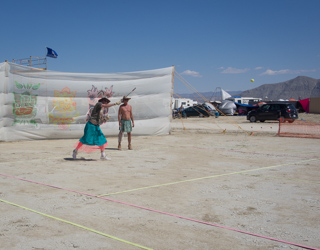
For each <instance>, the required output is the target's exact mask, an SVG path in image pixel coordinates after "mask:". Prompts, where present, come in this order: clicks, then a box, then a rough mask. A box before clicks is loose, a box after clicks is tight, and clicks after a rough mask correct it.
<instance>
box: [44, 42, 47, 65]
mask: <svg viewBox="0 0 320 250" xmlns="http://www.w3.org/2000/svg"><path fill="white" fill-rule="evenodd" d="M44 58H45V61H46V70H47V69H48V65H47V47H45V56H44Z"/></svg>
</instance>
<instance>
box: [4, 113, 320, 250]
mask: <svg viewBox="0 0 320 250" xmlns="http://www.w3.org/2000/svg"><path fill="white" fill-rule="evenodd" d="M300 117H301V118H303V119H307V120H313V121H319V122H320V119H319V118H320V115H306V114H302V115H300ZM277 131H278V124H277V123H276V122H265V123H263V124H262V123H259V122H257V123H249V122H248V121H246V119H245V117H220V118H217V119H214V118H210V119H209V118H191V119H189V118H188V119H186V120H182V121H181V120H178V119H176V120H173V121H172V132H171V134H170V135H167V136H157V137H147V136H141V137H135V136H133V147H134V150H132V151H129V150H127V149H126V148H124V149H123V150H121V151H118V150H117V149H116V146H117V139H116V138H108V142H109V147H108V149H107V154H108V155H109V156H110V157H111V158H112V160H111V161H102V160H100V159H99V156H100V155H99V153H98V152H95V153H91V154H89V155H88V154H85V153H83V154H81V153H80V155H79V157H84V158H85V159H86V160H72V159H71V153H72V149H73V145H74V144H75V142H76V140H49V141H28V142H27V141H25V142H6V143H4V142H2V143H0V152H1V153H0V169H1V171H0V199H1V202H0V213H1V216H0V244H1V245H0V248H1V249H139V248H146V249H147V248H150V249H303V248H301V247H299V246H297V245H302V246H307V247H310V248H314V249H316V248H320V237H319V235H320V216H319V214H320V154H319V152H320V140H319V139H303V138H286V137H277V136H276V133H277ZM250 134H251V135H250ZM125 139H126V138H125ZM123 145H126V144H125V143H124V144H123ZM270 238H273V239H274V240H272V239H270ZM291 243H292V244H296V245H292V244H291Z"/></svg>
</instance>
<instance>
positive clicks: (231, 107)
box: [219, 100, 237, 115]
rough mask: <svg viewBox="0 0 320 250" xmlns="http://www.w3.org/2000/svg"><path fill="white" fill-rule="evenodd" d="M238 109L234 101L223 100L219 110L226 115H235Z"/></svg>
mask: <svg viewBox="0 0 320 250" xmlns="http://www.w3.org/2000/svg"><path fill="white" fill-rule="evenodd" d="M236 109H237V106H236V105H235V103H234V102H233V101H228V100H223V101H222V102H221V104H220V105H219V110H220V111H221V112H222V113H224V114H230V115H233V114H234V112H235V111H236Z"/></svg>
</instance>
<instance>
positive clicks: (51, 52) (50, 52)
mask: <svg viewBox="0 0 320 250" xmlns="http://www.w3.org/2000/svg"><path fill="white" fill-rule="evenodd" d="M47 57H52V58H57V57H58V53H57V52H55V51H54V50H53V49H50V48H48V47H47Z"/></svg>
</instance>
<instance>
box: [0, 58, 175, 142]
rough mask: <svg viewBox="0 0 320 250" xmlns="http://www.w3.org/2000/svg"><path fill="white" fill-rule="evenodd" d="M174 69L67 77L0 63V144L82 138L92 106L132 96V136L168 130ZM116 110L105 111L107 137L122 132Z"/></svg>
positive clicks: (57, 73)
mask: <svg viewBox="0 0 320 250" xmlns="http://www.w3.org/2000/svg"><path fill="white" fill-rule="evenodd" d="M173 71H174V67H168V68H163V69H156V70H148V71H139V72H127V73H110V74H109V73H106V74H90V73H65V72H55V71H48V70H40V69H36V68H31V67H26V66H22V65H18V64H14V63H9V62H5V63H1V64H0V141H19V140H39V139H71V138H74V139H79V138H80V137H81V136H82V135H83V129H84V126H85V123H86V120H87V116H88V114H89V113H90V108H92V106H94V104H95V103H96V102H97V101H98V99H99V98H100V97H101V96H102V95H104V96H107V97H108V98H109V99H110V100H111V102H116V101H119V100H121V99H122V97H123V96H124V95H127V94H128V93H130V92H131V91H132V90H133V89H134V88H135V90H134V91H133V92H132V93H131V94H130V96H129V97H131V100H130V101H129V104H130V105H132V108H133V117H134V120H135V127H134V129H133V132H132V134H133V135H165V134H168V133H169V132H170V119H171V102H172V100H171V98H172V88H173ZM118 109H119V106H114V107H111V108H109V109H107V110H106V113H107V114H108V115H109V116H110V119H109V120H108V121H107V122H106V123H104V124H102V125H101V129H102V131H103V132H104V134H105V136H106V137H108V136H116V135H117V134H118V132H119V126H118Z"/></svg>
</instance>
